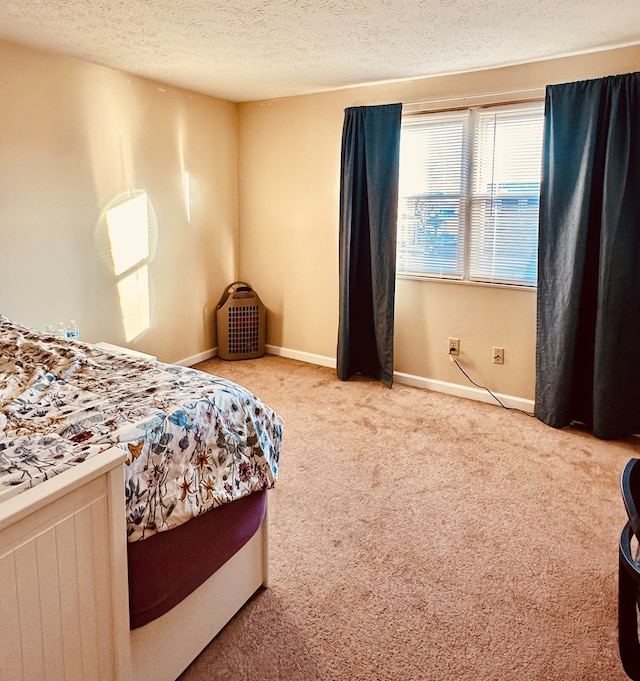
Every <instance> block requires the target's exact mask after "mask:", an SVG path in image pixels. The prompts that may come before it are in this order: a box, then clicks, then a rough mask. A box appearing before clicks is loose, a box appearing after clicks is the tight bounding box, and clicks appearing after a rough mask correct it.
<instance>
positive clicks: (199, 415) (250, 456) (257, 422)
mask: <svg viewBox="0 0 640 681" xmlns="http://www.w3.org/2000/svg"><path fill="white" fill-rule="evenodd" d="M282 435H283V422H282V419H281V418H280V416H279V415H278V414H277V413H276V412H275V411H273V410H272V409H270V408H269V407H268V406H267V405H265V404H264V403H263V402H262V401H261V400H260V399H259V398H258V397H256V396H255V395H253V394H252V393H251V392H250V391H249V390H247V389H246V388H243V387H242V386H239V385H237V384H235V383H233V382H231V381H227V380H225V379H222V378H220V377H217V376H212V375H210V374H206V373H203V372H200V371H197V370H195V369H190V368H186V367H180V366H174V365H169V364H163V363H162V362H150V361H148V360H145V359H141V358H135V357H130V356H127V355H122V354H113V353H110V352H107V351H105V350H103V349H100V348H97V347H95V346H92V345H90V344H88V343H82V342H79V341H75V340H69V339H61V338H58V337H55V336H51V335H47V334H43V333H40V332H38V331H34V330H32V329H28V328H26V327H23V326H20V325H18V324H16V323H14V322H12V321H11V320H9V319H7V318H6V317H3V316H1V315H0V500H1V499H2V498H3V495H4V496H8V495H11V494H15V493H17V492H19V491H20V490H23V489H25V488H28V487H31V486H33V485H36V484H39V483H40V482H42V481H44V480H47V479H48V478H50V477H51V476H52V475H56V474H58V473H60V472H62V471H63V470H67V469H68V468H69V467H71V466H73V465H75V464H77V463H80V462H81V461H84V460H86V459H87V458H88V457H91V456H99V454H100V453H101V452H102V451H105V450H106V449H108V448H109V447H112V446H117V447H120V448H121V449H123V450H124V451H126V452H127V461H126V465H125V466H124V474H125V493H126V516H127V534H128V539H129V541H130V542H133V541H137V540H140V539H148V538H150V537H152V536H153V535H155V534H157V533H162V532H166V531H169V530H172V529H174V528H176V527H179V526H180V525H182V524H183V523H185V522H187V521H188V520H190V519H192V518H196V517H199V516H201V515H203V514H204V513H206V512H207V511H209V510H211V509H213V508H216V507H219V506H222V505H224V504H227V503H229V502H232V501H236V500H238V499H241V498H244V497H246V496H247V495H249V494H251V493H253V492H257V491H261V490H266V489H269V488H270V487H272V486H273V485H274V483H275V481H276V479H277V475H278V466H279V453H280V445H281V440H282Z"/></svg>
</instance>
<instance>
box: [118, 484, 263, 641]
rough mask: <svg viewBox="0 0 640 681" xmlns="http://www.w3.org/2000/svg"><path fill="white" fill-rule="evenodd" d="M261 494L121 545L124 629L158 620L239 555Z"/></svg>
mask: <svg viewBox="0 0 640 681" xmlns="http://www.w3.org/2000/svg"><path fill="white" fill-rule="evenodd" d="M266 502H267V492H266V490H265V491H262V492H254V493H253V494H250V495H248V496H246V497H242V498H241V499H238V500H237V501H234V502H232V503H230V504H222V505H221V506H218V507H216V508H214V509H212V510H211V511H209V512H207V513H204V514H203V515H201V516H198V517H196V518H193V519H192V520H190V521H189V522H188V523H184V524H183V525H180V526H178V527H176V528H174V529H172V530H169V531H167V532H159V533H158V534H154V535H153V536H151V537H149V538H148V539H144V540H143V541H136V542H131V543H129V544H128V545H127V555H128V563H129V613H130V627H131V629H135V628H137V627H141V626H143V625H145V624H147V623H149V622H151V621H152V620H154V619H156V618H157V617H160V616H161V615H164V613H166V612H168V611H169V610H171V608H173V607H174V606H175V605H177V604H178V603H180V601H181V600H183V599H184V598H186V597H187V596H188V595H189V594H190V593H191V592H192V591H194V590H195V589H197V588H198V587H199V586H200V585H201V584H202V583H203V582H205V581H206V580H207V579H208V578H209V577H210V576H211V575H212V574H213V573H214V572H215V571H216V570H217V569H218V568H220V567H221V566H222V565H224V563H226V562H227V560H229V558H231V556H233V555H234V553H236V552H237V551H239V550H240V549H241V548H242V547H243V546H244V545H245V544H246V543H247V542H248V541H249V539H251V537H252V536H253V535H254V534H255V532H256V531H257V529H258V528H259V527H260V523H261V522H262V519H263V518H264V514H265V509H266Z"/></svg>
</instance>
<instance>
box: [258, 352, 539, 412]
mask: <svg viewBox="0 0 640 681" xmlns="http://www.w3.org/2000/svg"><path fill="white" fill-rule="evenodd" d="M265 349H266V351H267V353H268V354H270V355H278V356H280V357H286V358H288V359H297V360H300V361H301V362H308V363H309V364H318V365H320V366H323V367H330V368H332V369H335V368H336V360H335V358H334V357H326V356H324V355H314V354H312V353H310V352H301V351H300V350H291V349H289V348H282V347H279V346H277V345H267V346H266V348H265ZM393 378H394V380H395V381H397V382H398V383H400V384H402V385H410V386H413V387H414V388H425V389H427V390H434V391H435V392H440V393H445V394H447V395H455V396H456V397H464V398H466V399H469V400H476V402H486V403H488V404H495V405H497V404H498V403H497V402H496V400H495V399H494V398H493V397H491V395H490V394H489V393H488V392H487V391H486V390H481V389H480V388H476V387H474V386H466V385H460V384H458V383H449V382H447V381H438V380H436V379H435V378H424V377H422V376H414V375H413V374H405V373H402V372H401V371H394V372H393ZM495 395H496V397H497V398H498V399H499V400H500V401H501V402H502V404H504V405H505V407H509V408H511V409H522V411H526V412H528V413H533V409H534V401H533V400H527V399H525V398H523V397H514V396H513V395H504V394H503V393H495Z"/></svg>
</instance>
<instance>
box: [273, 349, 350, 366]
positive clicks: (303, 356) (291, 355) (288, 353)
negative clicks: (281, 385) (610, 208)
mask: <svg viewBox="0 0 640 681" xmlns="http://www.w3.org/2000/svg"><path fill="white" fill-rule="evenodd" d="M265 350H266V351H267V352H268V353H269V354H270V355H278V356H279V357H286V358H287V359H298V360H300V361H301V362H308V363H309V364H318V365H319V366H321V367H330V368H331V369H335V368H336V366H337V364H336V360H335V357H325V356H324V355H314V354H312V353H310V352H301V351H300V350H290V349H289V348H281V347H279V346H278V345H266V346H265Z"/></svg>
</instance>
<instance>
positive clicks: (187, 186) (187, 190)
mask: <svg viewBox="0 0 640 681" xmlns="http://www.w3.org/2000/svg"><path fill="white" fill-rule="evenodd" d="M182 187H183V192H184V205H185V209H186V212H187V222H188V223H189V224H191V173H190V172H189V171H188V170H185V171H184V175H183V180H182Z"/></svg>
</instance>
